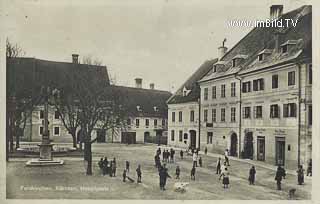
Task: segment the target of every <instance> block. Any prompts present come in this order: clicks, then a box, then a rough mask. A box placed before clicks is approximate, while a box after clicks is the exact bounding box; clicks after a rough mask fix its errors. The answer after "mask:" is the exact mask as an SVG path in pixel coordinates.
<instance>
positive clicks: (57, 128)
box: [53, 127, 60, 136]
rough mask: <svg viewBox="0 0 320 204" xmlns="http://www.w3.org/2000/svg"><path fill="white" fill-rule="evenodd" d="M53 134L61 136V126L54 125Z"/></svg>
mask: <svg viewBox="0 0 320 204" xmlns="http://www.w3.org/2000/svg"><path fill="white" fill-rule="evenodd" d="M53 135H55V136H59V135H60V128H59V127H54V129H53Z"/></svg>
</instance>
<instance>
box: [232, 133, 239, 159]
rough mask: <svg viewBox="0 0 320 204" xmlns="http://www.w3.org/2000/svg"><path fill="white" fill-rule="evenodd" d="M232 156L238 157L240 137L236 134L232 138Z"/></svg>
mask: <svg viewBox="0 0 320 204" xmlns="http://www.w3.org/2000/svg"><path fill="white" fill-rule="evenodd" d="M230 140H231V142H230V156H234V157H235V156H238V151H237V145H238V137H237V134H236V133H232V134H231V136H230Z"/></svg>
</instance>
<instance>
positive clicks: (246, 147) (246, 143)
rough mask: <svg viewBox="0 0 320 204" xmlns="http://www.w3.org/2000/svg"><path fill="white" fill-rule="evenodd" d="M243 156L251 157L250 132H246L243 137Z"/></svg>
mask: <svg viewBox="0 0 320 204" xmlns="http://www.w3.org/2000/svg"><path fill="white" fill-rule="evenodd" d="M243 150H244V158H245V159H253V134H252V132H247V133H246V135H245V137H244V147H243Z"/></svg>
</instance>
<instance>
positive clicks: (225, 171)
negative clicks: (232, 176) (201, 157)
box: [221, 167, 230, 188]
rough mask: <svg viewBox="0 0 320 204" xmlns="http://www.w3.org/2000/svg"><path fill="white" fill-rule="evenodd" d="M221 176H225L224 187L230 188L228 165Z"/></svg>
mask: <svg viewBox="0 0 320 204" xmlns="http://www.w3.org/2000/svg"><path fill="white" fill-rule="evenodd" d="M221 176H222V177H223V179H222V183H223V188H228V186H229V183H230V181H229V171H228V168H227V167H226V168H225V169H224V171H223V173H222V174H221Z"/></svg>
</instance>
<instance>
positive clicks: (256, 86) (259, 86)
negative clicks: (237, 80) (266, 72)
mask: <svg viewBox="0 0 320 204" xmlns="http://www.w3.org/2000/svg"><path fill="white" fill-rule="evenodd" d="M252 89H253V91H261V90H264V80H263V79H256V80H253V87H252Z"/></svg>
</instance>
